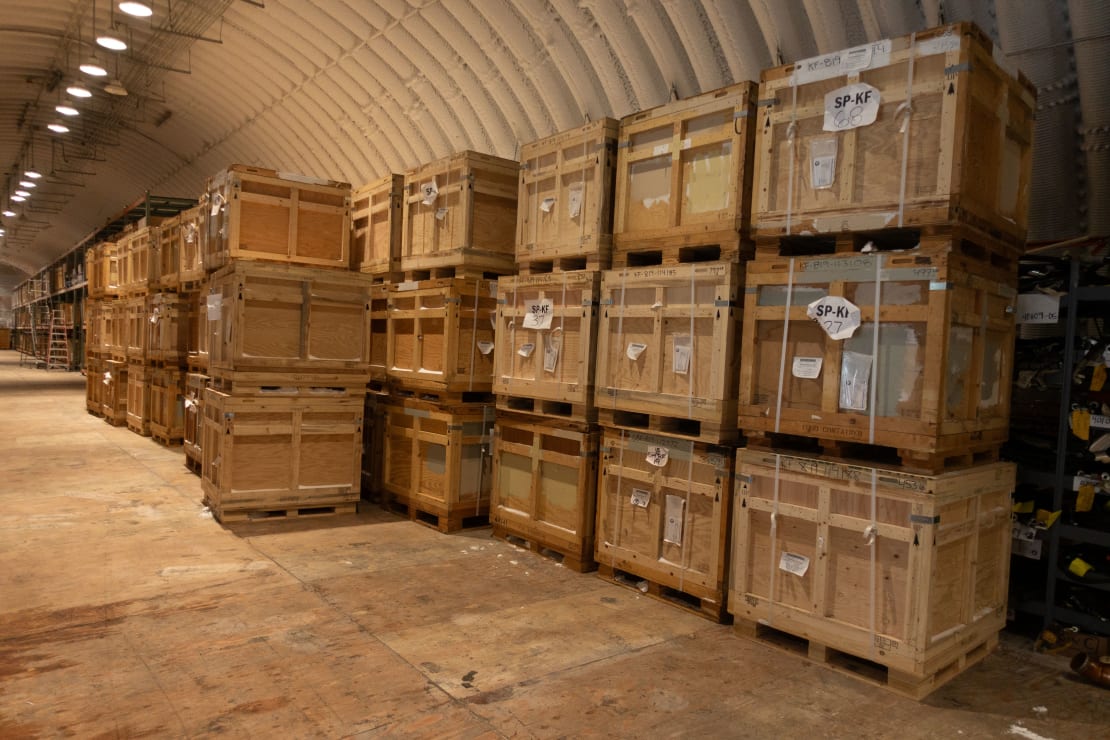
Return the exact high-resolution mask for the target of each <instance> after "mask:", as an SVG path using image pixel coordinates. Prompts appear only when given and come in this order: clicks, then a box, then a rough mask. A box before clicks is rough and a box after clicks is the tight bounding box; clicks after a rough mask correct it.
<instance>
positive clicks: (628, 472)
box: [597, 429, 733, 612]
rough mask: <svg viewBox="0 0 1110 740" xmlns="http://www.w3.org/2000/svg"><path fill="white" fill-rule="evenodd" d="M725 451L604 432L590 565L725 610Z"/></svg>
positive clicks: (728, 458) (728, 471) (728, 483)
mask: <svg viewBox="0 0 1110 740" xmlns="http://www.w3.org/2000/svg"><path fill="white" fill-rule="evenodd" d="M732 462H733V460H732V450H731V449H729V448H726V447H718V446H715V445H707V444H704V443H700V442H693V441H690V440H684V439H677V438H674V437H666V436H661V435H651V434H641V433H639V432H625V431H621V430H615V429H604V430H603V432H602V438H601V471H600V475H599V478H598V485H597V562H598V563H599V564H600V565H602V566H606V567H608V568H611V569H613V570H621V571H626V572H628V573H632V574H634V575H636V576H639V577H640V578H644V579H647V580H649V581H651V582H653V583H656V584H659V585H662V586H666V587H669V588H671V589H674V590H676V591H679V592H681V593H684V594H688V595H691V596H694V597H697V598H699V599H701V600H702V603H703V606H704V607H705V608H707V609H708V607H709V605H710V604H715V605H716V608H717V610H718V611H722V612H723V609H724V604H725V601H724V599H725V592H726V589H727V588H728V580H727V579H728V539H729V523H730V519H729V517H730V508H731V501H732V497H731V496H730V491H731V487H732Z"/></svg>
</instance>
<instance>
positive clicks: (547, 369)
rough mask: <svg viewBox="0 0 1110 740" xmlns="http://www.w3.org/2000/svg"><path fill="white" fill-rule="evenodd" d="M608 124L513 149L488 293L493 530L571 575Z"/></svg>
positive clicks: (588, 473)
mask: <svg viewBox="0 0 1110 740" xmlns="http://www.w3.org/2000/svg"><path fill="white" fill-rule="evenodd" d="M617 128H618V122H617V121H616V120H614V119H611V118H605V119H601V120H598V121H594V122H592V123H589V124H586V125H585V126H581V127H579V128H576V129H573V130H570V131H565V132H562V133H559V134H556V135H554V136H550V137H548V138H545V139H540V140H539V141H535V142H532V143H530V144H526V145H524V146H522V147H521V150H520V151H521V168H520V175H519V200H518V210H517V223H516V261H517V265H518V267H519V270H520V275H518V276H506V277H502V278H500V279H499V280H498V288H497V340H496V347H495V349H494V355H493V390H494V392H495V393H496V394H497V420H496V424H495V427H494V440H493V488H492V491H493V493H492V502H491V505H490V506H491V509H490V519H491V521H492V523H493V533H494V535H495V536H497V537H502V538H506V539H509V540H510V541H512V542H515V543H518V544H521V545H524V546H527V547H529V548H530V549H532V550H535V551H539V552H545V553H546V554H548V555H553V556H555V557H557V558H558V559H560V560H561V561H562V563H563V564H564V565H565V566H567V567H569V568H572V569H574V570H578V571H585V570H592V569H593V568H594V567H596V565H595V562H594V519H595V502H596V498H597V488H596V486H597V450H598V427H597V408H596V406H595V404H594V371H595V367H596V345H597V313H598V300H599V297H600V288H601V271H602V270H603V269H607V268H608V267H609V266H610V262H611V260H612V249H613V182H614V176H615V172H616V151H617V148H616V145H617Z"/></svg>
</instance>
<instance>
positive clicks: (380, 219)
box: [351, 174, 405, 279]
mask: <svg viewBox="0 0 1110 740" xmlns="http://www.w3.org/2000/svg"><path fill="white" fill-rule="evenodd" d="M404 190H405V176H404V175H392V174H391V175H386V176H385V177H381V178H379V179H377V180H375V181H373V182H369V183H367V184H365V185H363V186H362V187H360V188H358V189H357V190H355V192H354V195H353V196H352V198H351V204H352V205H351V226H352V233H351V257H352V258H353V261H352V265H351V267H352V268H353V269H355V270H357V271H359V272H363V273H366V274H368V275H374V276H381V277H384V278H385V279H388V276H389V275H390V273H392V272H394V271H396V270H398V269H399V268H400V260H401V221H402V201H403V200H404Z"/></svg>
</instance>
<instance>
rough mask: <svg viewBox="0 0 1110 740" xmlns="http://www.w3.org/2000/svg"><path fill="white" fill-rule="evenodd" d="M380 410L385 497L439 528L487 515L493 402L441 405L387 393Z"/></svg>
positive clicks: (459, 525)
mask: <svg viewBox="0 0 1110 740" xmlns="http://www.w3.org/2000/svg"><path fill="white" fill-rule="evenodd" d="M381 409H382V418H383V423H384V428H385V438H384V451H383V453H382V463H383V469H382V488H383V489H384V490H385V493H386V496H387V498H389V499H391V501H392V502H396V503H398V504H400V505H402V506H405V507H407V508H408V509H409V513H410V516H411V517H412V518H413V519H415V520H420V521H425V522H427V523H431V524H433V525H434V526H436V528H438V529H440V531H443V532H450V531H454V530H456V529H461V528H462V526H463V524H464V522H465V520H467V519H472V518H478V517H487V516H488V515H489V503H490V490H491V484H492V470H491V464H490V458H489V455H488V450H489V445H490V439H491V437H492V435H493V425H494V409H493V406H490V405H478V404H460V405H456V406H449V407H447V406H439V405H438V404H434V403H428V402H425V401H420V400H416V399H407V398H393V397H391V398H389V400H387V401H385V402H384V403H383V404H382V405H381ZM422 515H423V516H422Z"/></svg>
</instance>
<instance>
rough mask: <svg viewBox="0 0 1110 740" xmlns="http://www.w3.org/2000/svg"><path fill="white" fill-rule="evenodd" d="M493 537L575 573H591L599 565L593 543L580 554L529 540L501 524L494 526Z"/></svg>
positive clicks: (562, 546) (568, 549)
mask: <svg viewBox="0 0 1110 740" xmlns="http://www.w3.org/2000/svg"><path fill="white" fill-rule="evenodd" d="M493 536H494V537H496V538H497V539H499V540H504V541H505V542H508V543H509V544H510V545H514V546H516V547H520V548H523V549H525V550H528V551H530V552H534V553H536V554H537V555H540V556H542V557H545V558H547V559H549V560H554V561H555V562H557V563H560V564H561V565H562V566H563V567H564V568H569V569H571V570H573V571H574V572H575V573H589V572H590V571H593V570H597V563H596V562H594V549H593V543H592V542H590V543H588V547H583V548H582V551H581V552H579V551H576V550H573V549H570V548H568V547H566V546H564V545H560V544H557V543H552V542H542V541H539V540H534V539H528V537H527V536H525V535H523V534H520V533H518V532H514V531H513V530H512V529H511V528H510V527H506V526H504V525H501V524H494V525H493Z"/></svg>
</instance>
